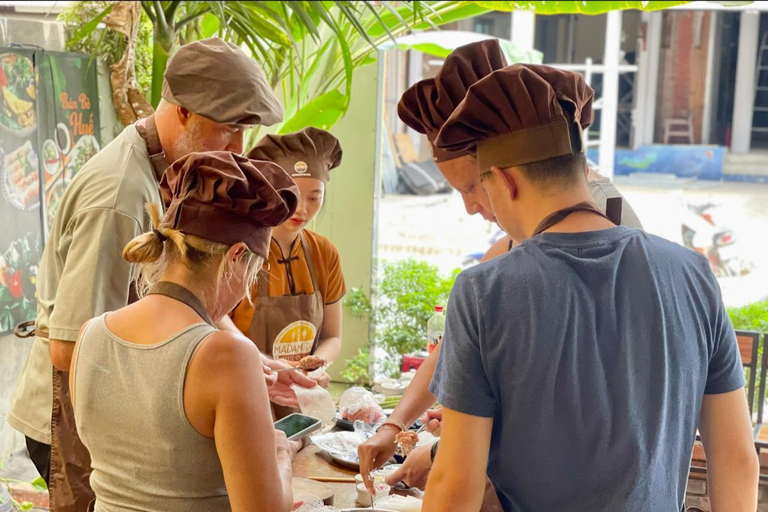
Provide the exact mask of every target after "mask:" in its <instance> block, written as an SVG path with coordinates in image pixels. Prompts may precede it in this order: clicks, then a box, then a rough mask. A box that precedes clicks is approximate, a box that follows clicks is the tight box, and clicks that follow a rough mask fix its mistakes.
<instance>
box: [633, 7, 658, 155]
mask: <svg viewBox="0 0 768 512" xmlns="http://www.w3.org/2000/svg"><path fill="white" fill-rule="evenodd" d="M642 16H643V18H642V19H643V23H644V24H645V48H644V49H643V48H641V49H640V53H639V57H638V61H637V66H638V70H637V74H636V75H635V77H636V78H635V83H636V89H635V98H636V102H635V108H634V110H633V111H632V123H633V125H634V132H633V134H632V147H633V148H634V149H637V148H638V147H639V146H642V145H643V144H653V134H654V129H655V124H656V90H657V88H658V81H659V54H660V50H661V27H662V24H663V23H662V22H663V20H662V16H663V14H662V13H660V12H644V13H643V15H642Z"/></svg>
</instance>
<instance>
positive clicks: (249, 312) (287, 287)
mask: <svg viewBox="0 0 768 512" xmlns="http://www.w3.org/2000/svg"><path fill="white" fill-rule="evenodd" d="M303 234H304V238H306V240H307V245H309V249H310V252H311V253H312V263H313V264H314V266H315V275H316V276H317V287H318V288H319V289H320V293H321V294H322V296H323V302H324V303H325V304H333V303H334V302H338V301H339V300H341V299H342V297H344V294H345V293H346V292H347V287H346V285H345V284H344V275H343V274H342V272H341V259H340V258H339V250H338V249H337V248H336V246H335V245H333V242H331V241H330V240H328V239H327V238H325V237H324V236H321V235H318V234H317V233H314V232H312V231H310V230H308V229H305V230H304V231H303ZM289 260H290V261H289ZM259 279H269V296H270V297H285V296H290V295H311V294H313V293H315V289H314V288H313V287H312V276H311V275H310V274H309V266H307V260H306V258H305V256H304V249H303V247H302V245H301V237H296V240H295V241H294V242H293V245H292V246H291V254H290V257H289V256H288V255H284V254H283V253H282V251H281V250H280V246H279V245H278V244H277V242H275V240H274V239H273V240H272V242H271V244H270V246H269V273H268V274H267V272H266V270H265V271H264V272H262V274H261V275H260V276H259ZM257 295H258V289H256V290H254V294H253V301H254V304H255V303H256V302H258V300H259V299H258V297H257ZM230 316H231V317H232V321H233V322H234V323H235V325H236V326H237V328H238V329H240V331H242V332H243V333H244V334H245V335H246V336H247V335H248V333H249V331H250V326H251V320H252V319H253V306H251V304H250V303H249V302H248V301H247V300H244V301H242V302H241V303H240V304H239V305H238V306H237V308H235V310H234V311H233V312H232V313H231V314H230Z"/></svg>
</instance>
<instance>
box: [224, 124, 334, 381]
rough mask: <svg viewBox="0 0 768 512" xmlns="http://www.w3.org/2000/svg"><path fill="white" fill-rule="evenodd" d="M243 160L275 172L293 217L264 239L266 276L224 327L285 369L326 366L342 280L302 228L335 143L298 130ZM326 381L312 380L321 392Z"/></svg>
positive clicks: (315, 205) (325, 249) (328, 247)
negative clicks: (289, 191) (294, 197)
mask: <svg viewBox="0 0 768 512" xmlns="http://www.w3.org/2000/svg"><path fill="white" fill-rule="evenodd" d="M248 157H249V158H251V159H254V160H267V161H270V162H275V163H277V164H278V165H280V166H281V167H282V168H283V169H285V170H286V171H287V172H288V173H289V174H290V175H291V177H292V178H293V179H294V181H295V182H296V185H297V187H298V189H299V194H300V196H299V206H298V207H297V208H296V213H294V214H293V216H292V217H291V218H290V219H288V220H287V221H285V222H284V223H283V224H281V225H280V226H278V227H276V228H275V229H274V230H273V232H272V241H271V244H270V250H269V259H268V264H269V266H268V267H267V268H268V269H269V272H268V275H267V276H266V277H262V278H261V279H260V280H259V284H258V288H259V289H258V293H254V294H253V295H254V305H253V306H251V305H250V304H249V303H248V301H243V302H242V303H241V304H240V305H239V306H238V307H237V308H236V309H235V311H234V312H233V313H232V320H233V321H234V323H235V325H236V326H237V327H238V328H239V329H240V330H241V331H242V332H243V333H244V334H245V335H246V336H248V337H249V338H250V339H251V340H253V341H254V342H255V343H256V346H257V347H258V348H259V350H261V351H262V352H263V353H264V354H266V355H267V356H270V357H274V358H275V359H278V358H279V359H283V360H285V361H287V362H289V363H292V364H293V363H298V361H299V360H300V359H301V358H302V357H304V356H307V355H310V354H314V355H317V356H320V357H322V358H323V359H325V360H327V361H333V360H334V359H336V358H337V357H338V355H339V351H340V349H341V299H342V297H343V296H344V294H345V293H346V287H345V284H344V276H343V274H342V272H341V262H340V259H339V251H338V249H337V248H336V246H335V245H333V243H332V242H331V241H330V240H328V239H327V238H325V237H323V236H321V235H319V234H317V233H314V232H313V231H310V230H308V229H306V226H307V225H308V224H309V223H310V222H311V221H312V219H313V218H314V217H315V216H316V215H317V213H318V212H319V211H320V208H321V207H322V205H323V199H324V196H325V188H326V185H327V183H328V181H329V180H330V171H331V169H334V168H335V167H337V166H338V165H339V164H340V163H341V146H340V145H339V141H338V140H337V139H336V138H335V137H334V136H333V135H331V134H330V133H328V132H326V131H324V130H320V129H317V128H306V129H304V130H302V131H301V132H298V133H292V134H288V135H267V136H266V137H264V138H263V139H261V140H260V141H259V143H258V144H257V145H256V146H255V147H254V148H253V149H252V150H251V151H250V152H249V153H248ZM329 381H330V377H328V375H327V374H324V375H323V376H322V377H320V378H319V379H318V382H319V383H320V384H321V385H323V386H327V385H328V382H329Z"/></svg>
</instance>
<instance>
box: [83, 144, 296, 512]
mask: <svg viewBox="0 0 768 512" xmlns="http://www.w3.org/2000/svg"><path fill="white" fill-rule="evenodd" d="M161 188H162V189H163V195H164V197H166V198H169V197H170V198H171V201H170V206H169V207H168V209H167V211H166V212H165V215H164V217H163V218H162V220H161V219H160V218H159V216H158V210H157V207H155V206H151V207H149V208H148V212H149V214H150V216H151V218H152V222H153V225H154V226H155V228H154V229H153V231H151V232H149V233H145V234H144V235H141V236H139V237H137V238H135V239H134V240H133V241H131V242H130V243H129V244H128V246H127V247H126V248H125V250H124V252H123V257H124V258H125V259H126V260H128V261H129V262H131V263H136V264H138V265H139V267H138V268H139V289H140V291H141V293H142V295H143V297H142V298H141V300H139V301H138V302H136V303H134V304H131V305H130V306H127V307H124V308H122V309H119V310H117V311H115V312H112V313H107V314H105V315H103V316H101V317H98V318H95V319H93V320H91V321H90V322H88V323H87V324H86V325H84V326H83V328H82V330H81V333H80V337H79V340H78V342H77V346H76V349H75V350H76V352H75V356H74V362H73V366H72V372H71V377H70V388H71V391H72V399H73V402H74V410H75V420H76V423H77V429H78V431H79V433H80V435H81V437H82V440H83V442H84V444H85V446H86V447H87V448H88V450H89V451H90V454H91V458H92V464H93V473H92V475H91V484H92V487H93V489H94V491H95V493H96V504H95V510H96V511H97V512H100V511H103V512H107V511H109V512H112V511H128V510H163V511H168V512H175V511H206V512H217V511H229V510H233V511H238V512H245V511H269V512H273V511H275V512H281V511H288V510H290V509H291V508H292V506H293V498H292V492H291V485H290V483H291V458H292V456H293V455H294V454H295V453H296V451H297V450H298V448H299V445H298V444H297V443H294V442H289V441H288V440H287V439H286V438H285V435H284V434H282V433H279V432H276V431H275V429H274V427H273V425H272V418H271V416H270V406H269V398H268V396H267V385H266V382H265V377H264V374H263V372H262V371H261V363H260V357H259V352H258V350H257V349H256V347H255V346H254V345H253V343H251V342H250V341H249V340H248V339H247V338H245V337H244V336H241V335H239V334H237V333H231V332H225V331H218V330H217V329H216V328H214V327H213V326H212V321H211V319H212V318H219V317H221V316H222V315H224V314H226V313H227V312H228V311H231V310H232V308H234V307H235V306H236V305H237V304H238V303H239V302H240V301H241V300H242V299H243V297H245V296H246V294H250V290H251V289H253V285H254V283H255V281H256V277H257V274H258V272H259V270H260V268H261V266H262V263H263V261H264V259H265V258H266V256H267V254H268V251H269V240H270V235H271V231H272V227H273V226H276V225H278V224H280V223H281V222H283V221H284V220H285V219H287V218H289V217H290V216H291V215H292V214H293V212H294V210H295V208H296V204H297V190H296V187H295V185H294V183H293V181H292V180H291V178H290V177H289V176H288V175H287V174H286V173H285V171H283V170H282V168H280V167H279V166H277V165H274V164H270V163H267V162H254V161H251V160H248V159H247V158H244V157H240V156H237V155H235V154H233V153H229V152H213V153H193V154H191V155H189V156H187V157H185V158H183V159H181V160H179V161H177V162H176V163H174V164H173V165H172V166H171V167H170V168H169V169H168V170H167V171H166V173H165V176H164V178H163V182H162V183H161Z"/></svg>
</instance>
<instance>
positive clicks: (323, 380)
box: [310, 372, 331, 389]
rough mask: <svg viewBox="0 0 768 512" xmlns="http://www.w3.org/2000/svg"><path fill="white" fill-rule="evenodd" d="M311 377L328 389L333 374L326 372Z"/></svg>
mask: <svg viewBox="0 0 768 512" xmlns="http://www.w3.org/2000/svg"><path fill="white" fill-rule="evenodd" d="M310 379H312V380H314V381H315V382H317V383H318V384H319V385H320V387H322V388H324V389H328V385H329V384H330V383H331V376H330V375H328V374H327V373H325V372H322V373H320V375H314V376H311V377H310Z"/></svg>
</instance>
